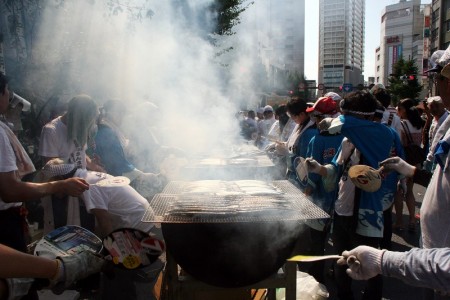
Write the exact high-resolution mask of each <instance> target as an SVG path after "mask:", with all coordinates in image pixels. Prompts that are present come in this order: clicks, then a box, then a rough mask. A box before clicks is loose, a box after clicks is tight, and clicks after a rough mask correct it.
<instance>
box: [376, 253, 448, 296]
mask: <svg viewBox="0 0 450 300" xmlns="http://www.w3.org/2000/svg"><path fill="white" fill-rule="evenodd" d="M381 270H382V274H383V275H385V276H389V277H395V278H398V279H401V280H402V281H404V282H406V283H408V284H410V285H414V286H422V287H427V288H432V289H435V290H438V291H442V292H447V293H450V248H440V249H419V248H413V249H411V250H410V251H408V252H392V251H386V252H385V253H384V255H383V258H382V261H381Z"/></svg>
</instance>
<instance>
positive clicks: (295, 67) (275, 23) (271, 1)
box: [253, 0, 305, 88]
mask: <svg viewBox="0 0 450 300" xmlns="http://www.w3.org/2000/svg"><path fill="white" fill-rule="evenodd" d="M254 6H255V7H254V8H253V10H254V11H255V13H256V16H257V17H258V20H257V21H256V23H257V31H258V37H257V39H258V49H259V55H260V57H261V59H262V61H263V64H264V66H265V67H266V70H267V71H268V74H269V79H270V81H271V83H272V87H275V88H276V87H278V86H279V84H280V83H281V81H282V80H284V78H285V75H286V74H290V73H295V72H297V73H298V74H304V68H305V32H304V28H305V0H259V1H255V2H254Z"/></svg>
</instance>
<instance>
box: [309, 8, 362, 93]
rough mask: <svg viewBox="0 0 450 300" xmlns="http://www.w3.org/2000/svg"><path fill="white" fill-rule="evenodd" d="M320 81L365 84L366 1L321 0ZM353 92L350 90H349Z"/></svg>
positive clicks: (327, 85)
mask: <svg viewBox="0 0 450 300" xmlns="http://www.w3.org/2000/svg"><path fill="white" fill-rule="evenodd" d="M319 7H320V8H319V13H320V16H319V26H320V28H319V76H318V79H319V83H322V84H324V85H325V88H326V89H327V90H333V89H334V90H336V89H338V88H339V87H342V86H343V85H344V84H346V86H350V85H351V86H353V87H355V86H357V85H359V84H364V77H363V72H364V20H365V1H364V0H320V4H319ZM347 91H349V90H347Z"/></svg>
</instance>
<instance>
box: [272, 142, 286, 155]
mask: <svg viewBox="0 0 450 300" xmlns="http://www.w3.org/2000/svg"><path fill="white" fill-rule="evenodd" d="M275 152H276V154H278V155H280V156H287V155H289V150H288V148H287V145H286V143H285V142H284V143H276V145H275Z"/></svg>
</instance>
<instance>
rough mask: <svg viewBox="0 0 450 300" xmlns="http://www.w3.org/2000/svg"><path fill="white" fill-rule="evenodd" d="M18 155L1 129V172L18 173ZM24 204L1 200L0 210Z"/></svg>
mask: <svg viewBox="0 0 450 300" xmlns="http://www.w3.org/2000/svg"><path fill="white" fill-rule="evenodd" d="M17 170H18V169H17V165H16V155H15V154H14V150H13V148H12V146H11V143H10V142H9V139H8V136H7V135H6V132H5V130H4V129H3V128H1V127H0V172H1V173H7V172H11V171H17ZM21 205H22V202H14V203H5V202H3V201H2V199H1V198H0V210H6V209H8V208H11V207H14V206H21Z"/></svg>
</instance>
